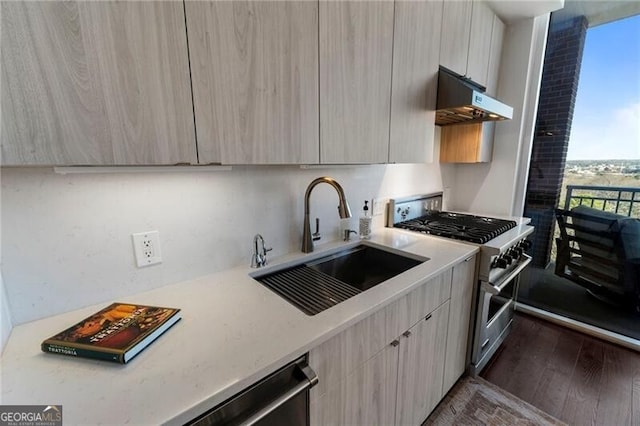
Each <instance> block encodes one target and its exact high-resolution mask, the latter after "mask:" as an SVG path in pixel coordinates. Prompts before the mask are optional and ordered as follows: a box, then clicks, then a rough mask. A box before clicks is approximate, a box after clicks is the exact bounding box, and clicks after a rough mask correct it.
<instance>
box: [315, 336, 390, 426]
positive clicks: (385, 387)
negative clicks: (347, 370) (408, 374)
mask: <svg viewBox="0 0 640 426" xmlns="http://www.w3.org/2000/svg"><path fill="white" fill-rule="evenodd" d="M398 353H399V351H398V348H397V347H394V346H391V345H387V346H386V347H385V348H384V349H382V350H381V351H380V352H378V353H377V354H376V355H374V356H373V358H371V359H369V360H368V361H366V362H365V363H364V364H362V365H361V366H360V367H359V368H357V369H356V370H355V371H353V372H352V373H351V374H349V375H348V376H347V377H346V378H344V379H343V380H341V381H339V382H338V383H336V384H334V385H333V386H331V387H329V388H328V389H327V391H326V392H325V393H324V394H323V395H320V396H318V397H316V398H314V394H313V393H312V397H311V410H310V411H311V413H310V418H311V425H317V426H320V425H322V426H329V425H336V426H338V425H392V424H394V422H395V406H396V377H397V370H398ZM312 390H313V389H312Z"/></svg>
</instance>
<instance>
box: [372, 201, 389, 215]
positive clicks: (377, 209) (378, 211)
mask: <svg viewBox="0 0 640 426" xmlns="http://www.w3.org/2000/svg"><path fill="white" fill-rule="evenodd" d="M387 202H388V199H386V198H374V199H373V212H372V213H371V214H372V215H373V216H382V215H383V214H384V212H385V211H386V209H387Z"/></svg>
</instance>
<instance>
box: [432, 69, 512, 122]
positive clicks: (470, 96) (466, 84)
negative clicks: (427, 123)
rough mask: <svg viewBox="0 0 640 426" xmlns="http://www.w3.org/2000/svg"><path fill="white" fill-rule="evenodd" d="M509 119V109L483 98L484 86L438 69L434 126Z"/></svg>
mask: <svg viewBox="0 0 640 426" xmlns="http://www.w3.org/2000/svg"><path fill="white" fill-rule="evenodd" d="M512 116H513V108H511V107H510V106H509V105H506V104H504V103H502V102H500V101H499V100H497V99H494V98H492V97H491V96H488V95H486V94H485V93H484V87H482V86H479V85H476V84H475V83H474V82H473V81H471V80H470V79H467V78H464V77H462V76H460V75H458V74H456V73H454V72H452V71H450V70H448V69H446V68H444V67H440V72H439V74H438V101H437V103H436V124H437V125H438V126H448V125H452V124H469V123H474V122H482V121H500V120H510V119H511V117H512Z"/></svg>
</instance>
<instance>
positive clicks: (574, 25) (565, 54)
mask: <svg viewBox="0 0 640 426" xmlns="http://www.w3.org/2000/svg"><path fill="white" fill-rule="evenodd" d="M587 28H588V22H587V19H586V18H585V17H584V16H579V17H576V18H573V19H569V20H566V21H563V22H554V20H553V15H552V18H551V24H550V26H549V34H548V37H547V49H546V53H545V59H544V66H543V69H542V82H541V86H540V101H539V104H538V115H537V121H536V127H535V135H534V139H533V149H532V153H531V164H530V165H529V182H528V185H527V196H526V200H525V209H524V213H525V216H528V217H531V218H532V224H533V225H534V226H535V227H536V232H535V234H534V236H533V238H532V241H533V246H532V249H531V250H532V254H533V265H534V266H537V267H541V268H544V267H546V266H547V265H548V263H549V256H550V253H551V247H552V244H554V242H553V230H554V223H555V217H554V209H555V208H556V206H557V205H558V201H559V198H560V190H561V186H562V178H563V176H564V168H565V162H566V158H567V148H568V145H569V134H570V131H571V121H572V118H573V110H574V106H575V102H576V94H577V91H578V79H579V77H580V65H581V63H582V52H583V49H584V41H585V37H586V34H587Z"/></svg>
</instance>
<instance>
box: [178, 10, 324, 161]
mask: <svg viewBox="0 0 640 426" xmlns="http://www.w3.org/2000/svg"><path fill="white" fill-rule="evenodd" d="M185 8H186V14H187V16H186V18H187V28H188V34H189V48H190V58H191V75H192V78H193V98H194V110H195V118H196V133H197V138H198V153H199V157H200V162H201V163H210V162H222V163H224V164H287V163H298V164H310V163H318V159H319V158H318V157H319V119H318V108H319V106H318V105H319V101H318V3H317V2H308V1H287V2H284V1H279V2H274V1H212V2H201V1H187V2H186V3H185Z"/></svg>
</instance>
